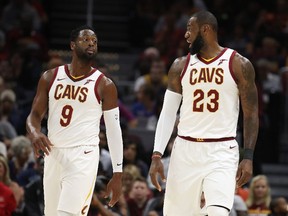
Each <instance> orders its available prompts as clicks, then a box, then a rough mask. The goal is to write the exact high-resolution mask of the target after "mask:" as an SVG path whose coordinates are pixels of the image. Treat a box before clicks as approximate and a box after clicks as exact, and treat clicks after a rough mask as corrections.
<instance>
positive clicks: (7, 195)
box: [0, 181, 16, 216]
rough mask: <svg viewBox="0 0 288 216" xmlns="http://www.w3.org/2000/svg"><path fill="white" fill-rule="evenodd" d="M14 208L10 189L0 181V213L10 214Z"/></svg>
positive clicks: (5, 215) (7, 215) (4, 215)
mask: <svg viewBox="0 0 288 216" xmlns="http://www.w3.org/2000/svg"><path fill="white" fill-rule="evenodd" d="M15 209H16V200H15V197H14V195H13V192H12V191H11V189H10V188H9V187H8V186H6V185H5V184H4V183H3V182H1V181H0V215H1V216H2V215H3V216H12V214H13V212H14V211H15Z"/></svg>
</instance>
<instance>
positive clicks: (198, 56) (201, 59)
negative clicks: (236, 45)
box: [197, 48, 228, 64]
mask: <svg viewBox="0 0 288 216" xmlns="http://www.w3.org/2000/svg"><path fill="white" fill-rule="evenodd" d="M227 49H228V48H224V49H223V50H222V51H221V52H220V53H219V55H218V56H216V57H215V58H213V59H211V60H208V61H207V60H206V59H204V58H202V57H201V56H200V55H199V54H197V58H198V59H199V60H200V61H201V62H203V63H205V64H210V63H212V62H214V61H216V60H217V59H219V58H220V57H221V56H222V55H223V54H224V53H225V52H226V50H227Z"/></svg>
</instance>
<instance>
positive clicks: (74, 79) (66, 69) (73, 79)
mask: <svg viewBox="0 0 288 216" xmlns="http://www.w3.org/2000/svg"><path fill="white" fill-rule="evenodd" d="M64 69H65V73H66V74H67V76H68V77H69V78H70V79H71V80H72V81H74V82H77V81H80V80H83V79H85V78H87V77H89V76H90V75H91V74H93V73H94V72H95V71H96V70H97V69H96V68H93V69H92V70H91V71H90V72H89V73H88V74H86V75H85V76H83V77H80V78H74V77H73V76H71V74H70V71H69V68H68V65H67V64H66V65H65V66H64Z"/></svg>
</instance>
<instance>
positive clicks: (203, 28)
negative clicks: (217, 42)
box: [202, 24, 210, 33]
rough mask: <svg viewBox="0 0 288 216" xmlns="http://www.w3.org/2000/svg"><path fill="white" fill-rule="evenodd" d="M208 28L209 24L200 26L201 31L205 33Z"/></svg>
mask: <svg viewBox="0 0 288 216" xmlns="http://www.w3.org/2000/svg"><path fill="white" fill-rule="evenodd" d="M209 28H210V26H209V25H206V24H205V25H203V26H202V31H203V33H206V32H207V31H208V30H209Z"/></svg>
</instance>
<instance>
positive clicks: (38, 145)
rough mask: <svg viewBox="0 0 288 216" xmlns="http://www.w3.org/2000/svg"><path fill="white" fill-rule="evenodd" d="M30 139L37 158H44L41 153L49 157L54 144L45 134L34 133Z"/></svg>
mask: <svg viewBox="0 0 288 216" xmlns="http://www.w3.org/2000/svg"><path fill="white" fill-rule="evenodd" d="M30 139H31V142H32V146H33V150H34V154H35V156H36V157H37V158H38V157H40V156H42V155H41V152H43V153H44V154H45V155H49V152H50V151H51V147H52V146H53V144H52V143H51V142H50V140H49V139H48V137H47V136H45V135H44V134H43V133H33V134H31V135H30Z"/></svg>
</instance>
